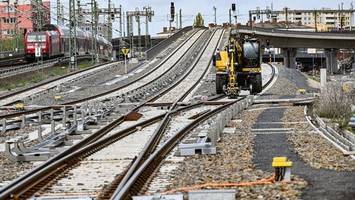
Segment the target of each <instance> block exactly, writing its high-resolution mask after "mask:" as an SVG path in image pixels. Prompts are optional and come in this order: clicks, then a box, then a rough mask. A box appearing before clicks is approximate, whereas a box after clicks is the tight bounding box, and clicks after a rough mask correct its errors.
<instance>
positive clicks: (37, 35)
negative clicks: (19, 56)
mask: <svg viewBox="0 0 355 200" xmlns="http://www.w3.org/2000/svg"><path fill="white" fill-rule="evenodd" d="M47 39H48V37H47V32H46V31H43V32H31V33H28V34H27V35H26V37H25V54H26V59H27V60H34V59H35V58H36V48H40V53H39V52H37V54H38V56H43V57H45V56H46V55H47V54H48V42H47Z"/></svg>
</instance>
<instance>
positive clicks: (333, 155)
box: [283, 107, 355, 181]
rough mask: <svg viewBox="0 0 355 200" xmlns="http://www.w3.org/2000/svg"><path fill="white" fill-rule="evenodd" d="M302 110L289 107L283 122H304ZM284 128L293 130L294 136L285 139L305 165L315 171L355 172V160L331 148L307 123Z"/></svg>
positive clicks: (287, 125)
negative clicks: (322, 169) (321, 169)
mask: <svg viewBox="0 0 355 200" xmlns="http://www.w3.org/2000/svg"><path fill="white" fill-rule="evenodd" d="M303 109H304V107H290V108H289V109H287V110H286V112H285V116H284V118H283V121H284V122H286V123H287V122H292V121H301V120H303V121H305V120H306V119H305V117H304V114H303ZM285 127H286V128H294V131H295V134H289V135H287V139H288V141H289V142H290V143H291V144H292V145H293V147H294V149H295V151H296V152H297V153H298V154H299V156H300V157H301V158H302V160H304V161H305V162H306V163H307V164H309V165H311V166H312V167H314V168H316V169H320V168H325V169H331V170H336V171H354V170H355V160H352V159H351V158H350V157H346V156H344V155H343V154H342V152H340V151H339V150H338V149H336V148H335V147H334V146H332V144H330V143H329V142H328V141H326V140H325V139H324V138H323V137H322V136H320V135H319V134H317V133H315V132H313V128H312V127H311V126H310V125H309V124H308V123H302V124H286V125H285ZM354 175H355V171H354ZM354 181H355V180H354Z"/></svg>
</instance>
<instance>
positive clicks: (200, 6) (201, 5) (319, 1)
mask: <svg viewBox="0 0 355 200" xmlns="http://www.w3.org/2000/svg"><path fill="white" fill-rule="evenodd" d="M61 2H63V3H64V4H65V7H66V9H65V12H68V9H67V8H69V4H68V0H61ZM81 2H82V3H87V2H90V0H81ZM107 2H108V1H107V0H98V3H99V6H100V7H107ZM170 2H175V7H176V11H178V10H179V9H182V15H183V18H182V21H183V26H187V25H192V23H193V20H194V16H195V15H196V14H197V13H198V12H201V13H202V15H203V16H204V19H205V24H208V23H210V22H213V21H214V17H213V6H215V7H217V23H222V22H227V21H228V9H229V8H230V7H231V4H232V3H236V4H237V9H238V13H239V16H238V18H239V19H240V20H241V21H242V23H246V22H247V20H248V11H249V10H251V9H256V7H257V6H259V7H260V8H261V9H264V8H266V6H269V7H271V4H273V8H274V10H280V9H282V8H284V7H286V6H287V7H289V8H290V9H320V8H323V7H325V8H332V9H337V8H338V4H340V3H341V2H344V8H350V3H351V2H352V1H351V0H345V1H338V0H238V1H236V0H235V1H232V0H175V1H170V0H120V1H118V0H112V3H113V4H114V6H115V7H119V5H122V7H123V10H124V11H127V10H135V9H136V8H139V9H140V10H142V8H143V7H144V6H151V7H152V9H153V10H154V11H155V16H154V17H153V21H152V22H151V23H150V24H149V27H150V28H149V29H150V33H151V34H153V35H155V34H156V33H157V32H160V31H162V27H163V26H169V22H168V17H167V15H168V13H169V10H170ZM51 4H52V9H54V7H55V6H56V0H51ZM88 8H89V7H88ZM52 13H53V16H52V17H55V9H54V12H52ZM117 21H118V20H117ZM174 24H175V22H174ZM134 26H135V30H136V26H137V23H135V24H134ZM141 26H142V33H145V29H144V27H145V24H144V23H142V25H141ZM114 28H115V29H118V23H117V22H116V23H114ZM113 34H114V35H116V36H117V35H118V33H117V32H114V33H113Z"/></svg>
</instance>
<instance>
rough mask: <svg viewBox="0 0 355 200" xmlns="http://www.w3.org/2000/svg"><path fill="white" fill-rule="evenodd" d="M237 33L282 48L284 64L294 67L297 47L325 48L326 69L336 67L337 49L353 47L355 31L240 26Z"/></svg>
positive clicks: (354, 44)
mask: <svg viewBox="0 0 355 200" xmlns="http://www.w3.org/2000/svg"><path fill="white" fill-rule="evenodd" d="M239 33H241V34H246V35H255V36H257V37H258V38H259V39H260V41H261V42H262V44H264V45H266V41H269V42H270V45H271V46H273V47H275V48H282V50H283V54H284V59H285V60H284V61H285V64H286V66H288V67H291V68H293V67H295V60H296V54H297V48H322V49H325V54H326V60H327V69H328V71H332V72H333V71H334V67H336V50H337V49H354V48H355V33H344V32H300V31H287V30H275V29H263V28H250V27H246V26H242V27H240V28H239Z"/></svg>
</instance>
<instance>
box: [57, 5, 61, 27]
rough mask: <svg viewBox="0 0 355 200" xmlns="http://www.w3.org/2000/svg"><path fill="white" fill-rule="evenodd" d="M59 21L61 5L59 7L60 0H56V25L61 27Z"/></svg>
mask: <svg viewBox="0 0 355 200" xmlns="http://www.w3.org/2000/svg"><path fill="white" fill-rule="evenodd" d="M61 20H62V16H61V5H60V0H57V25H62V24H61Z"/></svg>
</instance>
